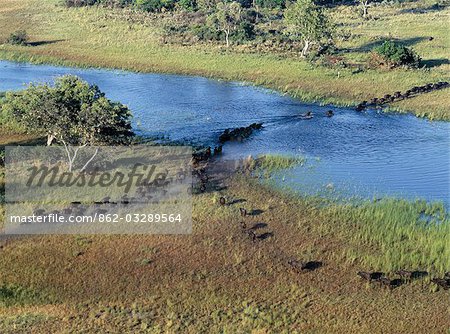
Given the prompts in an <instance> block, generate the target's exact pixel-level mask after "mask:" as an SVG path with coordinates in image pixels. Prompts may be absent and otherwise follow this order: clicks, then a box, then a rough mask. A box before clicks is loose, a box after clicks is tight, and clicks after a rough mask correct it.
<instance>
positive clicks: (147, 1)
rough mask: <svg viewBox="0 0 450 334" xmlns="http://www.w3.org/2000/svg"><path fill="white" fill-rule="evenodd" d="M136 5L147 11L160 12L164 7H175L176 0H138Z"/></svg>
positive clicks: (169, 8)
mask: <svg viewBox="0 0 450 334" xmlns="http://www.w3.org/2000/svg"><path fill="white" fill-rule="evenodd" d="M136 6H137V8H138V9H140V10H144V11H146V12H160V11H161V10H162V9H163V8H164V9H168V10H171V9H173V8H174V6H175V0H136Z"/></svg>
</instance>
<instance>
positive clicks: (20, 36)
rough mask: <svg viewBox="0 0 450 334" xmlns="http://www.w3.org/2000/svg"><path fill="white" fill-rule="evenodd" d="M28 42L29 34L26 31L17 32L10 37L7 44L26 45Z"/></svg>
mask: <svg viewBox="0 0 450 334" xmlns="http://www.w3.org/2000/svg"><path fill="white" fill-rule="evenodd" d="M27 41H28V36H27V32H26V31H25V30H17V31H15V32H13V33H11V35H9V37H8V39H7V40H6V42H7V43H9V44H13V45H26V44H27Z"/></svg>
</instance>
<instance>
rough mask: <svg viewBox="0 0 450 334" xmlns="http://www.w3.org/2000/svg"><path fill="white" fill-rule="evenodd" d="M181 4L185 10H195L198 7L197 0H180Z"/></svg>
mask: <svg viewBox="0 0 450 334" xmlns="http://www.w3.org/2000/svg"><path fill="white" fill-rule="evenodd" d="M178 4H179V6H180V7H181V8H183V9H185V10H189V11H194V10H196V9H197V1H196V0H180V1H179V2H178Z"/></svg>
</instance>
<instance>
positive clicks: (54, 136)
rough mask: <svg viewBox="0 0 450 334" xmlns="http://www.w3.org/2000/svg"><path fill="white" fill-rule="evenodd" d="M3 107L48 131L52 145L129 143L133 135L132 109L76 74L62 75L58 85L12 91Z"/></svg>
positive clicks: (18, 117)
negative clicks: (110, 97) (112, 98)
mask: <svg viewBox="0 0 450 334" xmlns="http://www.w3.org/2000/svg"><path fill="white" fill-rule="evenodd" d="M2 108H3V112H5V113H6V114H9V115H12V116H13V117H14V118H16V119H18V120H19V121H20V122H21V123H22V124H24V125H25V126H27V127H29V128H30V129H33V130H41V131H43V132H45V133H46V135H47V138H48V139H47V144H48V145H51V144H52V142H53V141H58V142H60V143H62V144H64V145H67V146H69V145H79V146H86V145H113V144H127V143H129V142H130V140H131V138H132V136H133V132H132V130H131V124H130V118H131V112H130V110H129V109H128V108H127V107H126V106H125V105H123V104H121V103H118V102H112V101H110V100H109V99H107V98H106V97H105V94H104V93H102V92H101V91H100V89H99V88H98V87H97V86H95V85H89V84H88V83H87V82H85V81H83V80H81V79H80V78H78V77H76V76H63V77H59V78H57V79H56V81H55V85H54V86H50V85H48V84H38V85H36V84H31V85H29V86H28V87H27V88H26V89H25V90H23V91H20V92H8V93H7V94H6V98H5V100H4V103H3V105H2Z"/></svg>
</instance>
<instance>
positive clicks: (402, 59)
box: [370, 41, 421, 68]
mask: <svg viewBox="0 0 450 334" xmlns="http://www.w3.org/2000/svg"><path fill="white" fill-rule="evenodd" d="M420 61H421V58H420V57H419V56H418V55H417V54H416V53H415V52H414V50H412V49H410V48H407V47H406V46H403V45H401V44H400V43H396V42H395V41H385V42H384V43H383V44H381V45H380V46H378V47H375V48H374V49H373V52H372V55H371V59H370V62H371V64H372V65H374V66H377V67H379V66H387V67H389V68H392V67H398V66H408V67H418V66H419V65H420Z"/></svg>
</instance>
